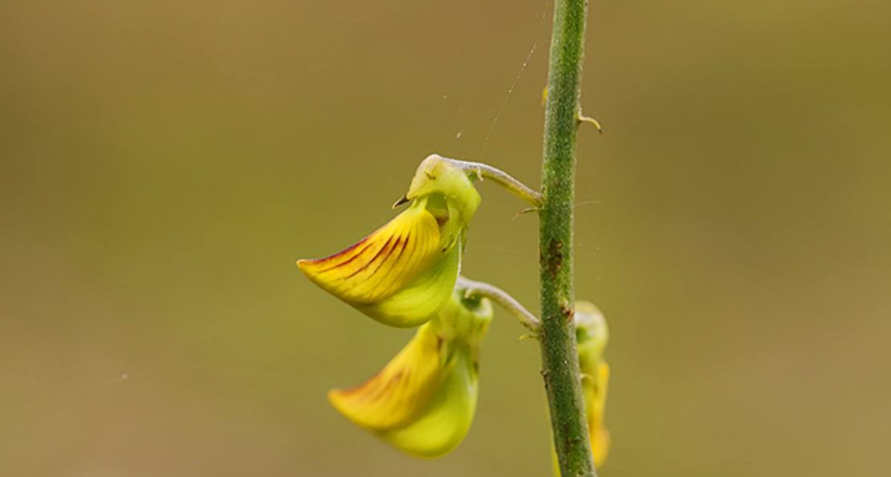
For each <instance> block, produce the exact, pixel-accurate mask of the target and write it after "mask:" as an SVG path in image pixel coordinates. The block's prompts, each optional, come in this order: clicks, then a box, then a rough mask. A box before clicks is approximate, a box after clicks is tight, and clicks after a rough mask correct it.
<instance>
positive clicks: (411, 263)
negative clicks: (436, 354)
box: [297, 197, 461, 327]
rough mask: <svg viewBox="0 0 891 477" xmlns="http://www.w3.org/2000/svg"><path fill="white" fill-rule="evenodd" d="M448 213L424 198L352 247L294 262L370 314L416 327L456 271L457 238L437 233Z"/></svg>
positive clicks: (438, 304) (441, 300)
mask: <svg viewBox="0 0 891 477" xmlns="http://www.w3.org/2000/svg"><path fill="white" fill-rule="evenodd" d="M448 214H449V212H448V208H447V206H446V204H445V203H444V201H443V203H442V204H439V203H437V200H436V199H435V198H433V197H424V198H422V199H420V200H417V201H415V202H414V203H413V204H412V206H411V207H409V208H408V209H406V210H405V211H404V212H402V213H401V214H399V215H398V216H396V217H395V218H394V219H393V220H391V221H390V222H389V223H387V224H386V225H384V226H383V227H381V228H380V229H378V230H377V231H375V232H373V233H372V234H371V235H369V236H368V237H366V238H364V239H363V240H361V241H360V242H359V243H357V244H355V245H353V246H352V247H349V248H347V249H346V250H344V251H342V252H339V253H337V254H334V255H332V256H330V257H326V258H322V259H317V260H299V261H298V262H297V266H298V267H300V270H301V271H302V272H303V273H304V274H305V275H306V276H307V277H308V278H309V279H310V280H312V282H313V283H315V284H316V285H318V286H320V287H321V288H323V289H324V290H325V291H327V292H329V293H331V294H332V295H334V296H336V297H338V298H340V299H341V300H343V301H345V302H347V303H349V304H350V305H353V306H354V307H356V308H357V309H359V310H360V311H362V312H363V313H365V314H367V315H369V316H371V317H372V318H374V319H376V320H378V321H380V322H382V323H384V324H388V325H391V326H399V327H411V326H417V325H419V324H421V323H424V322H426V321H428V320H429V319H430V318H431V316H432V315H433V314H435V313H436V312H437V311H438V310H439V309H441V308H442V306H444V305H445V302H446V301H447V300H448V298H449V295H450V294H451V289H452V288H453V287H454V284H455V280H456V278H457V275H458V266H459V265H458V264H459V263H460V259H461V250H460V240H458V239H456V238H453V237H447V236H444V235H443V233H442V225H441V224H442V223H446V222H448V221H449V215H448Z"/></svg>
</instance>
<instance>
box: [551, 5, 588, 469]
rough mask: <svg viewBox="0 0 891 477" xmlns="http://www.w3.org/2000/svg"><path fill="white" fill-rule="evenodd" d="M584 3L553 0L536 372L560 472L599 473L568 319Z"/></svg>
mask: <svg viewBox="0 0 891 477" xmlns="http://www.w3.org/2000/svg"><path fill="white" fill-rule="evenodd" d="M587 7H588V5H587V1H586V0H556V2H555V4H554V29H553V33H552V37H551V56H550V66H549V70H548V99H547V105H546V110H545V135H544V161H543V168H542V169H543V171H542V194H543V200H542V205H541V209H540V211H539V214H540V216H541V224H540V227H541V228H540V247H541V250H540V258H541V308H542V309H541V319H542V323H541V337H540V338H541V339H540V343H541V357H542V375H543V377H544V382H545V388H546V390H547V395H548V404H549V407H550V414H551V427H552V429H553V434H554V445H555V448H556V449H557V458H558V460H559V463H560V472H561V475H562V476H563V477H595V476H596V475H597V474H596V471H595V470H594V464H593V462H592V457H591V442H590V440H589V437H588V423H587V420H586V418H585V403H584V399H583V397H582V393H581V375H580V372H579V361H578V353H577V351H576V336H575V326H574V325H573V320H572V317H573V306H574V301H575V297H574V294H573V256H572V238H573V208H572V203H573V195H574V188H575V184H574V175H575V140H576V130H577V127H578V120H579V111H580V107H579V96H580V92H581V84H582V59H583V57H584V39H585V24H586V20H587V13H588V12H587V9H588V8H587Z"/></svg>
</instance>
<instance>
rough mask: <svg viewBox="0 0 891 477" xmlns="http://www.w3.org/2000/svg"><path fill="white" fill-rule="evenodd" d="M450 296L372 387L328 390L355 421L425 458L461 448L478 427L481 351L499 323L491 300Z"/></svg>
mask: <svg viewBox="0 0 891 477" xmlns="http://www.w3.org/2000/svg"><path fill="white" fill-rule="evenodd" d="M461 293H462V292H461V291H455V292H454V293H453V294H450V300H449V302H448V303H447V304H446V305H445V307H444V308H443V309H442V310H441V311H440V312H439V313H438V314H437V316H436V317H435V318H433V319H432V320H431V321H429V322H428V323H426V324H424V325H423V326H421V327H420V328H419V329H418V331H417V333H416V334H415V336H414V338H412V340H411V341H410V342H409V343H408V344H407V345H406V346H405V348H403V349H402V351H401V352H400V353H399V354H397V355H396V357H394V358H393V359H392V360H391V361H390V362H389V363H388V364H387V365H386V366H385V367H384V368H383V369H382V370H381V371H380V372H378V373H377V374H376V375H375V376H374V377H372V378H371V379H369V380H368V381H366V382H365V383H363V384H361V385H359V386H356V387H353V388H349V389H345V390H333V391H331V392H329V393H328V399H329V400H330V401H331V404H332V405H333V406H334V407H335V408H336V409H337V410H338V411H340V413H341V414H343V415H344V416H345V417H347V418H348V419H349V420H350V421H352V422H354V423H355V424H357V425H359V426H361V427H363V428H365V429H367V430H368V431H370V432H372V433H373V434H375V435H376V436H378V437H380V438H381V439H383V440H385V441H386V442H388V443H390V444H391V445H393V446H394V447H396V448H398V449H400V450H402V451H404V452H406V453H408V454H411V455H415V456H418V457H438V456H441V455H444V454H446V453H448V452H449V451H451V450H452V449H454V448H455V447H456V446H457V445H458V444H460V443H461V441H462V440H463V439H464V436H465V435H466V434H467V431H468V430H469V429H470V425H471V423H472V422H473V415H474V412H475V410H476V401H477V395H478V389H479V387H478V382H479V371H478V359H479V347H480V344H481V342H482V339H483V337H484V336H485V334H486V332H487V330H488V326H489V322H490V321H491V319H492V307H491V305H490V304H489V302H488V301H487V300H473V301H468V300H465V299H464V298H463V297H462V295H461Z"/></svg>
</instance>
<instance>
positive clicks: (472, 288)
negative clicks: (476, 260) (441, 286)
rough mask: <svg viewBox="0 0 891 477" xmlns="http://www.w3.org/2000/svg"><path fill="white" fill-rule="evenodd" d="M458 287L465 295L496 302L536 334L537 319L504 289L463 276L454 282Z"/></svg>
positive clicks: (537, 327) (538, 323)
mask: <svg viewBox="0 0 891 477" xmlns="http://www.w3.org/2000/svg"><path fill="white" fill-rule="evenodd" d="M456 287H457V288H458V289H463V290H464V296H465V297H472V296H479V297H483V298H488V299H490V300H492V301H494V302H495V303H498V305H500V306H501V307H502V308H504V309H505V310H507V311H508V312H509V313H510V314H512V315H514V317H516V318H517V320H519V321H520V324H521V325H523V326H525V327H526V329H528V330H529V331H531V332H532V333H533V334H534V335H537V334H538V329H539V325H540V322H539V319H538V317H537V316H535V315H533V314H532V312H530V311H529V310H527V309H526V307H524V306H523V305H522V304H520V302H519V301H517V299H516V298H514V297H512V296H510V295H509V294H508V293H507V292H506V291H504V290H502V289H500V288H498V287H496V286H494V285H490V284H488V283H484V282H478V281H474V280H470V279H469V278H465V277H458V283H457V284H456Z"/></svg>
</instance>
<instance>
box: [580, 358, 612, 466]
mask: <svg viewBox="0 0 891 477" xmlns="http://www.w3.org/2000/svg"><path fill="white" fill-rule="evenodd" d="M583 372H584V371H583ZM608 385H609V365H608V364H606V363H603V362H602V363H600V364H599V366H598V369H597V370H596V373H595V374H594V376H593V379H592V380H585V381H583V382H582V392H583V393H584V395H585V410H586V413H587V417H588V432H589V436H590V438H591V452H592V454H593V456H594V465H595V466H598V467H599V466H600V465H602V464H603V462H604V461H606V457H607V455H608V454H609V448H610V443H611V442H610V435H609V431H608V430H607V429H606V426H605V425H604V422H603V413H604V410H605V407H606V393H607V387H608Z"/></svg>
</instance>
